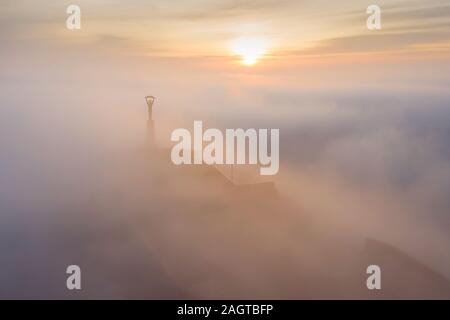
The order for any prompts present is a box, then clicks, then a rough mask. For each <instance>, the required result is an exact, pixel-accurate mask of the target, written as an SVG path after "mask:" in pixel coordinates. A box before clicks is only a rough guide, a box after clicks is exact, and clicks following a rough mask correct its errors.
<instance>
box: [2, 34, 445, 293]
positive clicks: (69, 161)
mask: <svg viewBox="0 0 450 320" xmlns="http://www.w3.org/2000/svg"><path fill="white" fill-rule="evenodd" d="M4 48H5V49H4V50H3V48H2V52H1V53H0V58H1V59H0V61H1V69H0V70H1V71H0V148H1V161H0V176H1V179H0V190H1V193H0V219H1V224H0V239H1V241H0V246H1V256H0V262H1V265H2V270H1V272H0V284H1V285H0V297H2V298H30V297H31V298H82V297H83V298H170V299H174V298H289V299H295V298H417V297H420V298H430V297H438V298H449V297H450V284H449V282H448V280H447V279H449V278H450V255H449V253H448V248H449V244H450V235H449V233H448V230H449V227H450V220H449V217H448V214H449V209H450V202H449V199H448V194H449V192H450V161H449V156H450V145H449V142H448V141H449V138H450V121H449V120H450V97H449V95H448V91H446V88H448V84H449V83H450V82H449V78H448V74H450V72H448V71H449V70H448V69H449V67H448V66H449V64H448V61H446V60H445V59H442V61H437V60H436V61H432V62H430V61H429V60H424V61H421V60H414V61H408V62H404V61H403V62H398V61H397V62H395V63H394V62H380V61H378V62H364V61H362V62H357V63H350V62H342V63H340V64H336V65H331V64H326V63H325V64H314V63H311V64H303V63H300V64H298V65H296V64H294V67H293V68H292V69H289V70H288V69H286V68H285V67H284V66H283V65H277V64H276V63H275V64H272V65H271V66H267V67H264V66H261V67H260V68H255V69H251V70H247V69H246V70H244V69H242V67H237V66H235V65H232V64H230V62H229V61H225V62H223V61H217V59H216V58H152V57H145V56H133V55H130V54H128V53H123V52H118V51H116V50H113V49H110V48H109V47H108V46H107V45H106V46H105V44H96V45H95V46H84V45H75V44H55V43H52V42H47V41H40V42H37V41H36V42H34V41H28V40H27V41H23V40H22V41H17V42H13V44H11V43H10V44H9V45H7V46H5V47H4ZM222 62H223V63H222ZM224 65H225V66H224ZM394 65H395V66H397V67H396V68H393V67H392V66H394ZM146 95H154V96H156V97H157V100H156V103H155V109H154V118H155V125H156V127H155V130H156V136H157V139H156V140H157V147H154V146H151V145H150V142H149V137H148V135H149V133H148V132H147V130H146V116H147V113H146V104H145V100H144V96H146ZM194 120H203V121H204V123H205V125H206V126H207V127H216V128H239V127H243V128H279V129H280V148H281V149H280V161H281V166H280V171H279V174H278V175H277V176H276V177H275V179H274V180H275V188H269V189H261V190H260V189H258V187H257V186H255V187H254V188H252V187H249V188H248V189H239V188H237V187H233V186H232V185H230V184H229V182H228V181H227V180H226V179H223V178H221V176H220V174H217V172H216V171H214V169H212V168H205V167H201V168H185V167H182V168H179V167H175V166H174V165H172V164H171V161H170V157H169V153H168V150H169V148H170V146H171V142H170V139H169V138H170V132H171V131H172V130H174V129H176V128H179V127H186V128H188V129H190V128H192V123H193V121H194ZM70 264H76V265H79V266H80V267H81V269H82V276H83V278H82V279H83V280H82V281H83V282H82V290H81V291H80V292H71V291H68V290H67V289H66V288H65V281H66V277H67V275H66V273H65V269H66V267H67V266H68V265H70ZM370 264H379V265H380V266H381V267H382V270H385V271H384V272H385V273H383V274H384V276H383V279H386V280H383V288H384V290H383V291H382V292H381V293H373V292H369V291H368V290H367V289H366V287H365V279H366V277H367V275H366V268H367V266H368V265H370Z"/></svg>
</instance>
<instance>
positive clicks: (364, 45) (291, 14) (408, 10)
mask: <svg viewBox="0 0 450 320" xmlns="http://www.w3.org/2000/svg"><path fill="white" fill-rule="evenodd" d="M69 4H74V2H73V1H55V0H46V1H40V2H39V4H38V3H34V2H33V3H32V4H31V3H30V2H29V1H23V0H14V1H2V3H1V4H0V8H1V11H0V17H1V20H2V23H1V25H2V29H3V32H2V33H3V34H4V35H6V34H8V35H9V36H11V35H13V36H14V37H17V38H20V37H36V38H37V39H40V38H45V39H47V40H48V39H50V40H56V41H63V42H64V41H69V42H73V41H76V42H80V43H84V44H89V45H93V44H94V45H101V46H106V47H108V48H114V49H119V50H124V51H127V52H130V53H133V54H139V55H149V56H157V57H158V56H163V57H167V56H170V57H192V56H194V57H198V56H201V57H229V56H230V55H236V54H239V53H238V51H239V48H238V49H236V43H239V41H240V42H241V43H242V42H245V41H247V42H248V41H249V42H250V43H247V46H251V45H252V44H255V43H256V46H260V47H262V48H261V51H264V55H265V56H266V58H267V57H271V58H280V57H286V56H289V57H292V56H304V55H312V56H316V55H320V56H328V55H337V54H338V55H342V54H344V55H348V54H355V53H356V54H366V53H393V52H394V53H395V52H399V51H400V52H403V51H409V52H424V51H425V52H435V53H436V52H438V53H441V54H442V53H443V52H448V50H449V48H450V19H449V18H450V3H449V2H448V1H446V0H427V1H424V0H421V1H417V0H412V1H401V0H391V1H378V2H377V4H378V5H379V6H380V7H381V9H382V30H380V31H369V30H367V28H366V19H367V14H366V8H367V6H368V5H370V4H372V2H370V1H362V0H350V1H339V2H338V1H322V0H319V1H317V0H314V1H292V0H246V1H245V0H240V1H237V0H208V1H207V0H195V1H194V0H183V1H165V0H154V1H144V0H134V1H119V0H113V1H111V0H109V1H106V0H95V1H92V0H89V1H88V0H79V1H76V4H78V5H79V6H80V7H81V12H82V29H81V30H79V31H76V32H68V30H67V29H66V28H65V19H66V17H67V14H66V12H65V9H66V8H67V6H68V5H69ZM5 29H6V30H5ZM244 46H245V44H244ZM241 47H242V45H241Z"/></svg>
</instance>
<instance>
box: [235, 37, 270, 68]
mask: <svg viewBox="0 0 450 320" xmlns="http://www.w3.org/2000/svg"><path fill="white" fill-rule="evenodd" d="M231 51H232V52H233V53H234V54H236V55H239V56H240V57H241V63H242V64H243V65H246V66H252V65H254V64H256V63H257V62H258V61H259V60H260V59H261V58H262V57H263V56H264V55H265V54H266V52H267V41H266V40H265V39H263V38H256V37H242V38H238V39H236V40H235V41H233V43H232V46H231Z"/></svg>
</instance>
